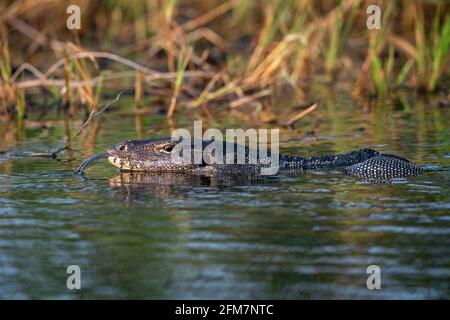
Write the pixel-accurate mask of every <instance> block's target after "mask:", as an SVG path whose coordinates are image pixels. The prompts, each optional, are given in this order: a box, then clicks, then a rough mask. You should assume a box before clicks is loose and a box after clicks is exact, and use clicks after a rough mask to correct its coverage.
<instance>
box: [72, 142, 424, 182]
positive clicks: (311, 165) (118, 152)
mask: <svg viewBox="0 0 450 320" xmlns="http://www.w3.org/2000/svg"><path fill="white" fill-rule="evenodd" d="M178 143H179V142H178V141H172V140H171V138H158V139H150V140H127V141H124V142H121V143H118V144H116V145H114V146H111V147H109V148H108V149H107V151H106V153H102V154H100V155H96V156H93V157H91V158H89V159H87V160H85V161H84V162H83V163H82V164H81V165H80V167H79V168H78V170H77V172H78V173H83V171H84V169H85V168H86V167H87V166H88V165H89V164H90V163H91V162H93V161H95V160H97V159H100V158H108V160H109V162H110V163H111V164H113V165H114V166H116V167H118V168H120V169H122V170H131V171H148V172H183V173H193V174H202V175H214V174H238V175H239V174H259V173H260V172H261V169H262V168H264V167H267V164H264V163H263V161H260V159H262V156H260V153H259V150H258V151H256V155H257V158H256V162H253V163H251V162H250V160H249V159H250V158H249V155H252V153H251V150H254V149H249V148H247V147H244V149H245V163H244V164H237V163H236V162H237V156H236V154H237V152H236V150H237V148H236V146H237V145H236V144H230V143H225V142H223V143H224V145H225V144H228V145H229V146H231V148H230V149H226V147H224V150H227V151H226V152H224V157H225V154H226V153H230V152H232V154H231V156H232V157H234V160H235V161H234V163H233V164H230V163H229V162H228V161H227V162H226V163H225V164H217V163H215V164H214V163H213V164H211V162H210V161H207V159H206V160H205V159H204V158H205V157H203V160H202V161H201V162H200V163H192V161H190V162H182V163H180V162H179V161H174V160H173V157H172V152H173V151H174V148H175V147H176V145H177V144H178ZM210 143H211V141H201V142H200V145H201V152H203V151H204V150H205V148H207V146H208V145H210ZM191 144H192V146H193V148H192V152H196V151H195V150H197V151H198V148H197V149H195V147H194V140H191ZM197 146H198V145H197ZM229 150H230V151H229ZM253 155H254V153H253ZM268 155H271V154H270V152H268ZM278 166H279V167H277V169H278V168H279V169H280V170H289V171H301V170H309V169H333V170H339V171H342V172H344V173H345V174H348V175H351V176H355V177H359V178H363V179H376V180H379V179H384V180H390V179H395V178H406V177H413V176H417V175H419V174H421V173H424V172H425V171H426V170H425V169H424V168H422V167H420V166H417V165H415V164H413V163H411V162H409V160H407V159H405V158H402V157H399V156H397V155H392V154H385V153H380V152H378V151H375V150H372V149H361V150H357V151H352V152H348V153H345V154H340V155H326V156H317V157H299V156H291V155H284V154H280V155H278Z"/></svg>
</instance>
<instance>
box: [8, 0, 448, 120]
mask: <svg viewBox="0 0 450 320" xmlns="http://www.w3.org/2000/svg"><path fill="white" fill-rule="evenodd" d="M70 4H77V5H79V6H80V8H81V30H72V31H71V30H68V29H67V27H66V19H67V17H68V14H67V13H66V9H67V7H68V6H69V5H70ZM373 4H377V5H379V6H380V7H381V13H382V15H381V29H379V30H378V29H373V30H369V29H368V28H367V26H366V21H367V18H368V16H369V13H367V12H366V9H367V7H368V6H369V5H373ZM449 12H450V11H449V5H448V4H447V3H446V2H445V1H424V0H423V1H422V0H403V1H374V0H367V1H364V0H342V1H333V0H320V1H310V0H262V1H247V0H211V1H204V0H197V1H193V0H192V1H191V0H160V1H129V0H111V1H102V0H91V1H56V0H45V1H34V0H23V1H2V2H1V3H0V33H1V37H0V39H1V50H0V56H1V61H0V71H1V82H0V96H1V98H2V113H3V115H8V116H9V117H11V116H12V115H15V116H16V117H19V118H21V117H24V116H25V114H26V108H27V105H28V103H27V99H29V98H30V97H32V96H33V95H36V94H39V95H42V94H45V95H48V96H50V97H51V98H52V99H54V101H55V102H58V103H60V104H62V105H66V106H73V105H83V106H86V107H87V108H88V109H89V110H91V111H92V112H98V111H100V106H99V100H100V98H101V97H102V91H104V90H105V89H108V88H109V89H110V88H113V89H117V90H122V89H127V88H128V89H130V90H131V91H132V92H134V96H135V103H136V106H139V105H142V104H143V98H144V97H145V96H152V97H159V98H160V99H161V100H162V101H164V104H165V105H166V107H167V109H166V112H167V116H168V117H169V118H171V117H173V115H174V114H175V113H176V112H177V110H178V109H179V108H188V109H192V110H199V111H200V112H202V113H204V114H209V113H210V112H211V108H213V107H214V106H215V105H217V104H221V105H224V104H225V105H227V106H228V107H229V108H230V109H237V108H250V107H255V106H256V107H255V110H256V112H261V113H263V112H264V110H265V107H266V106H267V104H270V102H271V101H273V100H274V99H273V97H274V96H276V95H277V94H279V93H280V92H286V91H287V90H288V91H289V92H294V94H295V95H296V96H298V97H304V96H305V95H306V94H307V93H308V90H309V88H310V87H311V86H312V85H313V84H314V83H315V82H316V81H321V82H323V81H326V82H329V83H330V85H332V84H334V83H343V82H345V83H350V84H351V89H350V90H349V91H351V93H352V94H353V96H354V97H355V98H357V99H362V100H367V99H372V98H381V99H384V98H386V97H388V96H391V95H395V93H396V91H397V90H399V89H410V90H414V91H416V92H418V93H420V94H429V93H434V92H436V91H439V90H448V83H449V77H450V75H449V60H450V59H449V56H450V55H449V49H450V15H449ZM349 87H350V86H349ZM446 94H448V92H447V93H446ZM281 97H282V95H281ZM447 99H448V98H447ZM275 101H276V99H275ZM313 107H314V108H312V107H311V106H310V109H306V110H310V111H312V110H313V109H315V106H314V105H313ZM307 113H309V112H306V113H305V110H303V111H301V113H300V115H301V114H307ZM263 118H264V117H261V119H263ZM266 118H267V116H266ZM268 118H269V120H270V119H272V118H271V116H269V117H268ZM299 118H301V116H299V115H294V117H293V118H292V119H289V120H288V123H290V122H293V121H294V120H295V121H296V120H298V119H299ZM295 121H294V122H295ZM291 124H292V123H291Z"/></svg>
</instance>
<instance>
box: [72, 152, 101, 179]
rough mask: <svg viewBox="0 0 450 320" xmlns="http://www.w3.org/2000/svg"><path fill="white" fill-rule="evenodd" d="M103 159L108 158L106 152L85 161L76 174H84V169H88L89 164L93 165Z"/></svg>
mask: <svg viewBox="0 0 450 320" xmlns="http://www.w3.org/2000/svg"><path fill="white" fill-rule="evenodd" d="M101 158H108V154H107V153H106V152H105V153H100V154H97V155H95V156H92V157H90V158H88V159H86V160H84V161H83V162H82V163H81V164H80V166H79V167H78V169H77V170H75V171H74V173H77V174H83V171H84V169H86V167H87V166H88V165H89V164H91V163H92V162H94V161H97V160H98V159H101Z"/></svg>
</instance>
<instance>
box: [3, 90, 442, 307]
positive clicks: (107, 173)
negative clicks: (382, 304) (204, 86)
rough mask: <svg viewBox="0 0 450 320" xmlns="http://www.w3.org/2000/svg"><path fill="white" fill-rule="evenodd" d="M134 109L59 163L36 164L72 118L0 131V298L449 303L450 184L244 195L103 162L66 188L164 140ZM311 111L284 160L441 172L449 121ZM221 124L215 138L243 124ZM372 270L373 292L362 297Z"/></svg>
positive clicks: (149, 118)
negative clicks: (137, 143)
mask: <svg viewBox="0 0 450 320" xmlns="http://www.w3.org/2000/svg"><path fill="white" fill-rule="evenodd" d="M127 110H128V111H127ZM130 110H131V109H130V108H129V107H127V106H126V103H123V105H122V106H120V107H118V108H116V109H115V110H112V111H111V112H109V113H107V114H105V115H103V116H102V118H101V119H99V120H98V121H96V122H95V123H93V124H92V126H90V127H89V128H88V129H87V130H86V131H85V132H83V134H82V135H81V137H80V139H77V141H76V143H75V144H74V150H73V151H71V152H68V153H67V152H63V153H61V154H59V155H58V159H52V158H48V157H36V153H42V152H49V151H52V150H56V149H57V148H58V147H61V146H62V145H64V143H65V141H67V139H68V136H67V134H68V133H71V134H72V135H73V134H74V133H75V132H76V130H77V129H78V128H79V127H80V126H81V119H72V120H64V118H58V117H56V116H53V117H51V116H49V121H50V122H49V123H50V124H49V125H47V127H49V128H41V127H40V124H37V125H35V124H34V125H33V123H34V122H33V116H34V117H35V118H37V117H38V115H33V114H31V115H29V119H28V120H27V122H26V128H25V129H24V130H20V129H18V128H17V126H14V125H13V124H7V123H1V124H0V134H1V137H0V141H1V142H0V151H1V153H0V298H16V299H21V298H57V299H62V298H148V299H160V298H177V299H178V298H187V299H190V298H201V299H211V298H236V299H239V298H251V299H261V298H263V299H264V298H275V299H283V298H291V299H298V298H307V299H314V298H335V299H342V298H350V299H361V298H369V299H374V298H399V299H406V298H413V299H421V298H439V299H447V298H449V297H450V289H449V284H450V281H449V280H450V210H449V209H450V194H449V186H450V177H449V173H448V171H447V172H437V173H430V174H425V175H422V176H420V177H417V178H414V179H410V180H402V181H398V182H397V183H395V184H393V185H392V184H374V183H369V182H366V181H362V180H358V179H355V178H352V177H348V176H344V175H341V174H339V173H337V172H323V171H312V172H308V173H304V174H296V175H279V176H276V177H271V178H266V179H262V180H258V181H242V180H233V179H226V178H225V179H214V178H201V177H190V176H186V175H148V174H147V175H146V174H134V175H130V174H126V173H123V174H121V173H120V172H119V171H117V169H116V168H113V167H112V166H110V165H109V164H108V163H107V162H106V161H100V162H98V163H96V164H94V165H92V166H90V167H89V168H88V169H87V174H86V177H88V178H89V180H84V179H82V178H80V177H79V176H75V175H73V174H72V173H71V170H73V169H75V168H76V167H77V165H78V164H79V163H80V162H81V161H82V160H83V159H84V158H86V157H88V156H90V155H93V154H95V153H100V152H103V151H104V149H105V147H106V146H108V145H111V144H114V143H117V142H118V141H121V140H123V139H128V138H151V137H157V136H167V135H169V134H170V130H169V127H168V126H167V121H166V119H165V116H163V115H158V114H157V112H149V113H142V114H139V115H134V114H133V113H132V112H130ZM318 112H319V114H317V115H314V116H311V117H309V118H307V119H305V120H302V121H301V122H300V124H299V126H298V128H297V129H294V130H288V129H283V130H281V132H280V137H281V140H282V141H281V146H282V149H283V151H284V152H286V153H291V154H298V155H324V154H333V153H341V152H347V151H350V150H354V149H357V148H361V147H372V148H375V149H377V150H379V151H383V152H389V153H396V154H399V155H402V156H405V157H407V158H409V159H411V160H412V161H414V162H416V163H419V164H423V165H428V166H431V167H441V168H447V169H448V167H449V163H450V160H449V159H450V145H449V133H450V129H449V126H448V123H450V116H449V112H448V110H446V109H439V108H438V107H436V106H433V105H430V104H428V103H427V102H418V103H415V102H414V101H409V104H406V105H402V104H400V105H397V104H388V105H387V106H386V105H385V106H374V109H373V110H371V111H370V112H367V111H365V110H362V108H361V107H359V106H357V105H355V104H354V103H352V102H351V101H350V100H348V99H343V98H341V97H339V98H335V99H329V100H325V101H323V102H322V103H321V106H320V109H319V110H318ZM218 117H219V118H218V119H216V120H214V121H213V122H212V124H211V125H212V126H213V127H218V128H222V129H223V128H226V127H243V128H246V127H250V126H252V124H251V123H248V122H244V121H240V120H239V118H238V117H236V116H234V115H233V114H229V113H228V112H223V113H219V115H218ZM192 120H193V118H192V119H191V118H189V117H184V118H180V120H178V122H177V126H178V127H183V126H187V127H188V128H189V126H192ZM27 123H28V124H27ZM373 264H374V265H378V266H379V267H380V268H381V274H382V280H381V285H382V289H381V290H368V289H367V287H366V279H367V277H368V276H369V275H368V274H366V268H367V266H369V265H373ZM68 265H79V266H80V268H81V271H82V289H81V290H79V291H70V290H68V289H67V287H66V279H67V276H68V275H67V274H66V268H67V266H68Z"/></svg>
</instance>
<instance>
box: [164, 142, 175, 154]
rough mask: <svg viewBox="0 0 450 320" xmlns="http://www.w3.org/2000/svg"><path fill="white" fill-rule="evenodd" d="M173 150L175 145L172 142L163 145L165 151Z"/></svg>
mask: <svg viewBox="0 0 450 320" xmlns="http://www.w3.org/2000/svg"><path fill="white" fill-rule="evenodd" d="M172 150H173V145H171V144H166V145H165V146H164V147H163V151H164V152H167V153H170V152H172Z"/></svg>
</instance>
